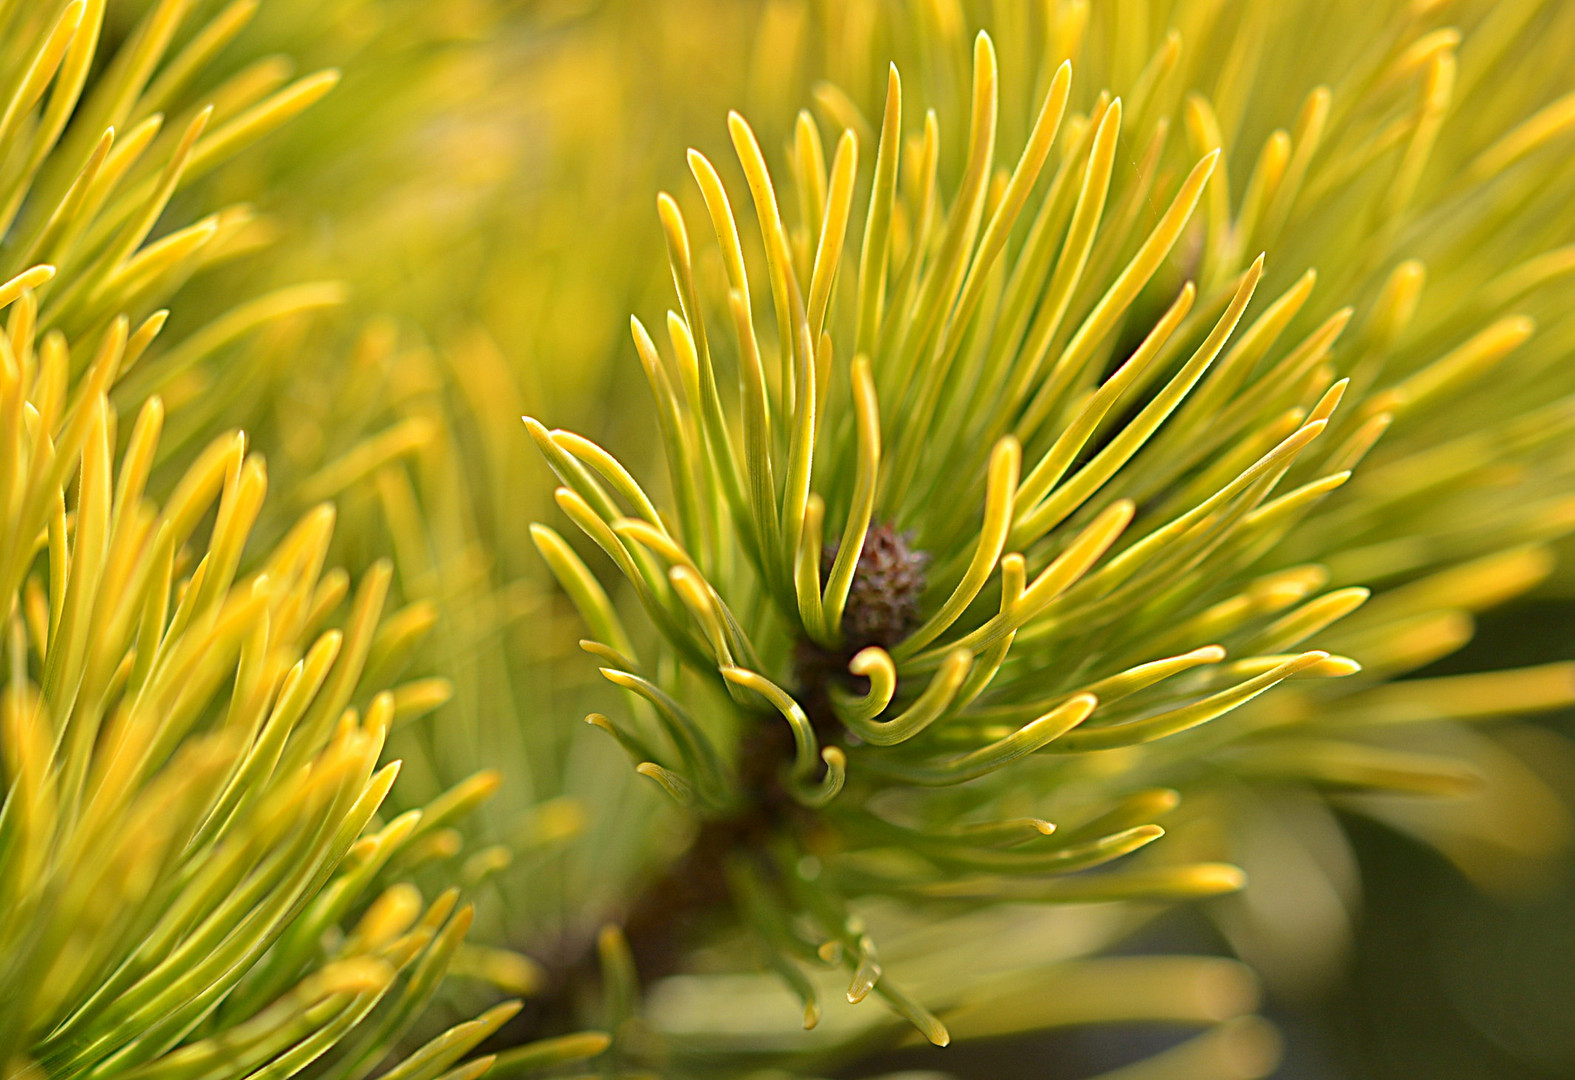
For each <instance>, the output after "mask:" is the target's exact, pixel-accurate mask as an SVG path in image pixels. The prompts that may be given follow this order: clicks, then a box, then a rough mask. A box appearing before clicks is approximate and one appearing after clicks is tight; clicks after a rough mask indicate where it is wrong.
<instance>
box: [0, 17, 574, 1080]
mask: <svg viewBox="0 0 1575 1080" xmlns="http://www.w3.org/2000/svg"><path fill="white" fill-rule="evenodd" d="M254 10H255V5H253V4H248V3H241V4H235V5H232V6H230V7H228V8H226V9H224V10H223V11H220V12H218V13H217V14H212V13H210V14H212V18H211V21H208V22H206V23H205V24H204V23H198V24H196V25H194V26H189V27H188V26H183V21H184V20H185V19H186V17H187V16H188V15H189V14H190V13H191V6H190V5H188V4H185V3H180V2H163V3H159V4H155V5H152V6H149V7H148V8H147V9H146V10H145V11H144V12H143V13H142V14H141V17H140V20H139V21H136V22H135V23H134V25H133V27H132V29H131V30H130V32H129V34H128V35H127V36H126V37H125V39H124V42H123V43H122V45H121V46H120V47H119V49H117V50H115V51H114V52H113V55H110V56H104V55H99V50H100V48H101V46H102V45H103V42H104V39H105V35H106V29H105V28H106V25H107V23H108V22H109V21H111V20H119V21H121V22H124V21H126V16H127V15H128V14H130V12H127V11H124V10H107V9H106V5H105V3H104V2H103V0H71V2H69V3H63V4H53V3H50V4H35V3H7V4H3V5H0V27H3V28H4V34H5V42H6V44H5V46H4V52H3V55H0V85H3V87H4V94H5V95H7V96H6V98H5V100H6V105H5V109H4V112H3V114H0V162H3V166H0V172H3V176H4V180H3V185H4V196H3V208H0V213H3V217H4V229H5V239H4V242H3V244H0V257H3V259H4V262H5V264H6V266H7V267H8V270H7V272H6V276H7V278H8V280H7V281H6V282H5V284H4V285H0V305H4V306H5V307H7V308H8V309H9V310H8V311H7V323H6V326H5V330H4V333H3V334H0V596H3V597H4V600H3V610H4V612H5V620H4V647H3V653H4V660H3V664H0V671H3V675H0V768H3V775H4V784H5V788H4V801H3V804H0V1074H3V1075H5V1076H7V1077H32V1076H37V1077H44V1076H61V1077H66V1076H74V1077H85V1076H101V1077H110V1076H117V1077H118V1076H143V1077H171V1078H173V1077H213V1078H218V1077H226V1076H236V1077H240V1076H253V1077H264V1076H272V1077H285V1076H289V1075H292V1074H294V1073H296V1072H298V1071H300V1070H301V1069H303V1068H307V1067H309V1066H311V1067H315V1068H316V1069H317V1070H318V1071H319V1072H320V1074H321V1075H325V1076H327V1075H332V1076H340V1077H359V1076H365V1075H367V1074H369V1073H370V1072H371V1071H372V1070H374V1069H376V1068H379V1067H383V1068H387V1066H388V1063H389V1060H390V1051H392V1050H394V1049H395V1047H396V1045H397V1044H398V1042H399V1040H400V1039H401V1038H403V1037H404V1036H405V1034H406V1032H407V1031H408V1029H409V1028H410V1027H411V1025H412V1023H413V1022H414V1020H415V1019H416V1018H417V1017H419V1015H420V1014H421V1013H422V1011H423V1010H424V1009H425V1008H426V1006H427V1004H428V1003H429V1002H430V1001H431V999H432V998H433V996H434V995H435V994H436V993H437V991H438V989H439V986H440V984H441V983H442V981H443V979H444V978H445V976H446V975H447V974H448V972H449V971H450V969H451V967H457V968H465V967H467V965H468V969H470V970H473V971H475V972H476V973H477V974H478V975H485V974H486V973H487V972H488V971H491V972H493V973H505V974H506V973H507V971H508V970H509V969H510V967H511V966H512V967H513V968H514V969H518V968H519V967H520V965H521V964H523V963H524V962H523V960H522V959H521V958H518V957H513V956H512V955H511V954H504V953H501V952H498V953H496V954H495V955H494V954H487V953H476V952H475V951H474V950H472V949H469V947H467V946H466V945H465V944H464V939H465V935H466V932H467V930H468V928H469V927H470V925H471V923H472V920H473V916H474V910H473V906H472V905H471V904H470V903H469V902H468V901H467V900H466V897H465V895H464V894H465V891H466V890H467V889H468V888H471V887H473V886H474V885H475V884H477V883H478V882H479V881H480V879H481V878H483V877H484V876H485V874H486V873H487V872H488V871H489V869H491V868H495V867H496V866H497V865H498V861H499V857H498V853H485V852H483V853H478V856H477V857H476V858H475V859H472V860H471V861H470V862H469V863H466V864H465V869H464V870H463V871H462V869H461V865H460V862H459V861H456V857H457V856H458V854H459V848H460V839H459V834H458V833H457V832H456V831H455V829H454V825H455V824H456V823H458V822H460V821H461V820H463V818H464V817H465V816H466V815H467V814H469V813H470V811H472V810H473V809H474V808H475V807H476V806H477V805H478V804H479V803H480V802H482V801H484V800H485V799H486V798H487V797H488V796H489V795H490V794H491V792H492V791H493V790H495V788H496V786H497V778H496V776H495V775H494V774H490V773H486V772H481V773H478V774H476V775H475V776H473V777H472V778H470V779H469V780H467V781H465V782H463V783H461V784H459V785H458V786H456V787H454V788H452V789H450V790H449V791H448V792H446V793H445V794H443V795H442V796H441V797H439V798H437V799H436V800H434V801H433V802H431V803H430V804H429V805H427V806H426V807H425V808H424V809H423V810H410V811H408V812H406V813H403V814H399V815H397V816H393V817H391V818H389V819H388V820H383V819H382V818H381V817H380V808H381V806H382V804H383V801H384V799H385V797H386V796H387V795H388V792H389V789H390V787H391V786H392V785H393V783H394V781H395V778H396V776H397V774H398V772H399V764H398V762H389V763H383V762H381V761H380V757H381V754H382V749H383V746H384V742H385V739H386V737H387V735H388V733H389V731H390V730H391V729H392V728H394V727H395V726H397V725H399V724H402V723H404V722H406V721H408V720H409V719H411V718H412V717H414V716H418V715H421V714H422V713H425V712H427V711H429V710H431V709H432V708H434V707H435V706H437V705H438V704H440V703H441V702H442V701H443V700H444V698H445V696H446V694H447V688H446V684H444V683H443V682H442V681H441V680H417V681H414V682H409V683H404V684H398V683H397V679H398V677H399V675H400V672H401V671H402V669H403V667H404V666H405V663H406V661H407V659H408V657H409V655H410V653H411V650H412V649H414V648H415V647H416V645H417V644H418V643H419V641H420V639H421V637H422V636H423V635H424V634H425V632H426V631H427V630H428V629H429V628H430V626H431V623H432V615H431V612H430V610H428V608H427V607H425V606H423V605H419V604H417V605H412V606H407V607H405V608H403V609H401V610H398V611H389V612H385V601H386V600H387V597H388V592H389V584H390V580H391V576H392V569H391V567H390V566H388V565H387V564H377V565H374V566H372V567H371V568H370V569H368V570H367V571H366V572H365V573H364V574H363V575H362V576H361V579H360V581H359V583H356V584H352V581H351V579H350V577H349V576H348V575H347V574H346V573H345V572H344V571H343V570H339V569H333V568H330V566H329V564H328V555H329V546H330V540H331V537H332V533H333V528H334V520H335V514H334V510H333V508H332V507H331V506H329V505H326V504H322V505H317V506H315V507H314V506H308V507H307V508H305V510H304V513H302V514H301V516H300V517H299V520H298V521H297V522H296V523H295V524H294V526H293V527H291V528H289V529H288V530H287V531H285V532H283V534H282V535H281V536H280V537H279V538H278V539H277V542H276V543H274V544H272V545H271V548H270V549H268V550H265V551H257V550H249V549H248V541H249V539H250V538H251V536H252V534H253V530H254V526H255V525H256V523H257V521H258V518H259V513H260V511H261V509H262V506H263V502H264V498H265V494H266V491H267V487H268V481H267V470H266V467H265V465H264V463H263V459H262V457H261V456H260V455H257V454H254V453H251V452H249V446H248V441H247V439H246V437H245V436H244V435H243V434H242V433H240V432H238V431H231V432H228V433H225V434H221V435H218V437H217V438H213V439H212V440H211V441H208V442H207V445H206V446H205V447H203V446H201V445H198V446H196V447H194V448H193V449H192V451H191V452H190V453H189V454H188V455H186V457H187V458H188V464H186V466H185V467H184V468H182V467H180V466H178V465H174V464H173V463H171V462H169V461H168V460H167V459H168V457H169V456H170V455H169V450H168V448H167V447H166V446H163V445H161V443H162V440H161V436H162V435H163V434H164V431H165V428H166V406H165V403H164V401H163V400H162V399H161V398H160V397H159V396H157V395H149V394H148V393H147V392H146V390H145V389H141V390H139V386H141V387H144V388H145V387H146V386H147V385H149V384H150V382H152V381H157V380H168V379H170V378H172V377H173V376H175V375H178V374H179V373H181V372H183V371H186V370H189V369H190V368H192V367H193V366H194V365H196V364H197V363H199V362H200V361H204V360H205V359H206V358H207V357H208V356H209V355H210V354H212V353H213V352H214V351H215V350H216V349H219V348H220V347H221V346H223V345H224V344H226V343H228V342H229V341H232V340H234V339H235V338H236V337H237V336H239V335H240V334H242V333H244V332H245V331H246V330H247V329H249V328H250V327H253V326H256V325H257V324H259V323H261V322H265V321H267V320H269V319H273V318H279V317H281V316H283V315H286V314H289V313H290V312H291V311H294V310H300V309H301V308H303V307H310V306H313V303H315V302H318V301H317V298H315V297H314V296H313V295H311V294H309V293H305V292H301V291H299V290H298V291H297V292H295V293H293V294H292V293H289V292H286V293H283V294H274V295H271V296H265V297H262V298H258V299H254V300H252V301H251V302H250V306H247V305H245V304H243V305H242V306H241V307H240V308H239V309H237V310H232V311H231V312H230V313H229V314H227V315H226V314H221V315H219V316H218V317H216V318H215V319H214V321H212V322H211V323H209V324H207V325H206V326H203V327H201V328H200V329H197V330H194V331H193V330H188V331H186V332H185V334H184V336H182V337H180V338H179V339H178V340H177V341H176V342H175V343H174V344H173V345H171V346H168V347H162V343H159V338H160V336H161V331H162V330H163V328H164V326H165V323H166V319H167V318H168V316H169V312H168V311H167V310H164V309H163V308H162V307H161V306H160V305H161V304H162V302H163V301H164V300H166V299H167V298H168V297H169V296H171V294H173V293H175V292H176V291H177V290H178V289H180V288H181V287H182V286H183V285H184V284H185V283H186V282H187V280H188V279H189V278H191V277H192V276H193V275H195V274H198V273H199V272H201V271H203V270H204V269H206V268H207V267H208V266H210V265H211V264H213V263H215V262H217V261H220V260H222V259H225V258H229V257H233V256H234V255H236V254H237V253H239V251H242V250H245V249H246V248H248V247H249V246H250V245H249V244H248V239H247V238H248V227H249V225H250V223H251V219H252V215H251V213H250V212H249V211H248V210H246V209H245V208H232V209H228V210H222V211H219V212H217V213H215V214H212V215H210V216H208V217H205V218H202V219H201V220H199V221H197V222H196V223H195V224H192V225H189V226H185V227H180V228H174V229H169V230H167V231H165V232H163V234H162V235H160V236H158V237H157V238H152V237H153V233H154V231H155V229H156V226H157V225H158V224H159V223H160V221H161V220H162V219H163V217H164V215H165V213H166V211H167V209H168V208H169V207H170V206H171V204H172V200H173V199H174V198H175V197H176V195H177V193H178V192H179V191H180V190H181V189H182V188H183V187H184V186H186V185H188V184H190V183H191V182H192V181H194V180H196V179H197V178H199V177H200V176H201V175H202V174H204V173H205V172H208V171H209V170H211V169H213V168H214V167H215V166H216V165H218V164H219V163H220V162H222V161H223V160H224V159H225V158H227V157H230V156H231V155H233V154H235V153H236V152H237V151H239V150H241V149H242V148H244V147H246V146H247V145H248V144H249V143H251V142H253V141H254V140H256V139H257V138H259V137H260V136H262V135H263V134H265V133H267V132H268V131H269V130H270V129H272V128H274V127H276V126H277V125H279V124H280V123H283V122H284V121H285V120H287V119H289V118H291V117H292V116H293V115H295V114H296V113H299V112H300V111H301V110H303V109H304V108H305V107H306V106H308V105H309V104H311V103H312V101H313V100H314V99H315V98H317V97H320V96H321V95H322V93H324V92H325V91H326V90H327V89H328V88H329V87H330V86H331V85H332V84H333V83H334V81H335V78H336V76H335V74H334V73H333V72H325V73H320V74H318V75H314V76H308V77H307V78H306V79H303V80H301V81H299V82H297V83H294V84H292V85H290V86H288V87H285V88H283V89H282V90H279V91H278V92H277V93H272V94H269V93H268V92H267V87H266V86H264V87H260V88H259V87H258V86H256V85H255V83H256V80H253V85H252V86H251V87H249V88H246V87H236V86H235V85H234V84H224V85H221V87H220V89H219V90H218V91H214V92H212V93H211V94H209V95H207V96H198V97H195V98H193V96H192V95H191V94H190V93H189V92H188V91H189V86H190V84H191V83H192V81H193V80H194V78H195V77H196V76H197V73H198V72H199V71H200V70H201V68H202V67H203V65H204V63H205V62H206V61H207V60H208V59H209V58H211V56H212V55H213V54H214V53H216V52H218V51H219V50H220V49H222V48H223V47H224V45H225V44H227V43H228V41H229V40H231V39H232V38H233V37H234V36H235V35H236V34H237V33H238V32H239V31H240V29H241V28H242V27H243V26H244V25H245V24H246V22H247V20H248V19H249V18H250V16H251V15H252V13H253V12H254ZM177 40H180V41H183V45H182V47H181V48H179V49H178V50H174V49H173V44H172V43H174V42H175V41H177ZM166 115H169V116H170V117H171V118H172V119H171V120H170V122H169V123H168V124H166V119H165V118H166ZM123 409H125V410H126V414H127V418H128V420H129V423H128V424H127V425H126V426H125V427H124V428H122V426H121V418H122V410H123ZM189 434H190V432H188V435H189ZM435 867H446V868H447V869H446V870H442V871H440V872H439V873H438V874H437V875H436V879H437V880H438V881H439V887H438V888H437V889H435V890H433V891H432V894H431V895H430V898H426V897H424V895H423V891H422V889H421V888H418V886H417V885H416V884H415V882H414V880H413V879H414V878H415V877H417V876H421V877H424V878H427V879H431V878H433V876H434V875H433V868H435ZM444 878H447V879H448V880H451V881H452V882H453V884H452V885H447V882H445V881H443V879H444ZM461 882H465V883H468V884H466V885H465V886H464V887H461ZM424 884H426V885H427V886H428V887H430V880H427V881H425V882H424ZM445 886H446V887H445ZM526 973H527V974H528V969H527V972H526ZM505 981H507V980H505ZM514 981H518V980H517V979H516V980H514ZM518 1009H519V1005H518V1003H517V1002H514V1001H509V1002H504V1003H502V1004H500V1005H498V1006H496V1007H494V1008H492V1009H490V1010H488V1011H487V1012H485V1013H483V1014H482V1015H481V1016H479V1017H478V1018H477V1019H475V1020H472V1021H469V1022H466V1023H463V1024H460V1025H458V1026H456V1027H453V1028H451V1029H450V1030H448V1031H447V1032H446V1033H443V1034H440V1035H438V1036H437V1037H436V1038H435V1039H433V1040H432V1041H431V1042H428V1043H427V1044H425V1045H424V1046H422V1047H421V1048H420V1049H419V1050H416V1051H415V1052H414V1053H413V1054H412V1055H411V1056H409V1057H407V1058H405V1059H404V1060H403V1062H402V1063H400V1064H398V1065H395V1066H394V1067H393V1069H391V1070H389V1073H388V1074H389V1075H395V1074H397V1075H399V1076H401V1077H406V1078H416V1077H436V1076H439V1075H444V1076H448V1077H453V1078H459V1077H473V1076H478V1075H480V1074H481V1073H482V1072H484V1071H486V1069H488V1068H489V1067H490V1066H491V1065H492V1064H493V1063H494V1058H493V1057H490V1056H488V1057H483V1058H479V1059H476V1060H473V1061H468V1062H463V1061H462V1059H464V1058H465V1057H466V1055H467V1054H468V1053H469V1051H470V1050H471V1049H472V1048H473V1047H475V1046H476V1045H477V1044H478V1043H479V1042H480V1041H481V1040H482V1039H483V1038H485V1037H486V1036H487V1035H488V1034H489V1033H491V1032H492V1031H494V1030H496V1029H497V1028H498V1027H499V1026H500V1025H501V1024H502V1023H504V1022H505V1021H506V1020H507V1019H508V1018H509V1017H511V1016H513V1015H514V1014H515V1013H516V1012H517V1011H518ZM603 1043H605V1038H602V1037H599V1036H596V1035H594V1034H589V1035H585V1036H580V1037H577V1038H571V1039H570V1040H568V1041H567V1042H564V1041H562V1040H560V1041H559V1042H558V1043H555V1044H552V1045H548V1046H545V1047H542V1046H536V1047H527V1048H524V1049H523V1050H521V1051H516V1052H515V1053H514V1055H513V1057H512V1058H511V1062H512V1064H513V1066H514V1067H515V1068H517V1069H523V1070H529V1069H531V1068H533V1067H536V1066H540V1065H544V1064H546V1065H550V1064H552V1063H554V1062H558V1061H563V1060H573V1059H575V1058H576V1057H583V1056H586V1055H589V1054H594V1053H596V1052H597V1050H598V1049H599V1047H600V1045H601V1044H603ZM407 1049H408V1047H407Z"/></svg>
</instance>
